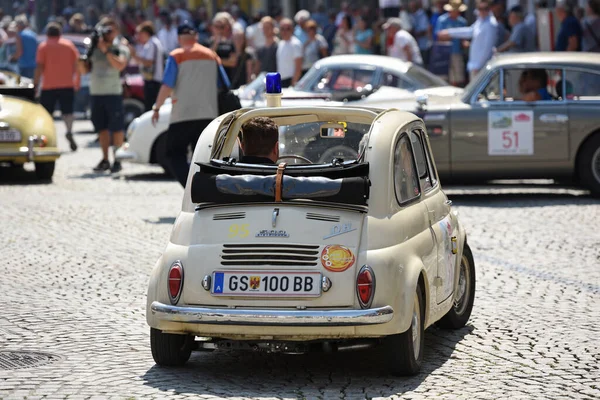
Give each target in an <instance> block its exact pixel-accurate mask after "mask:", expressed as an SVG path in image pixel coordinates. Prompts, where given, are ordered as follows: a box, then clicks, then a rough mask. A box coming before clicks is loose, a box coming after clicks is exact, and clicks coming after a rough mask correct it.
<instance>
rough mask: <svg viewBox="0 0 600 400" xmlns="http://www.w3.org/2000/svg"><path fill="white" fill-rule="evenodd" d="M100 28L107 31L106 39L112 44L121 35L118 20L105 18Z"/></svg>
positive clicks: (101, 21)
mask: <svg viewBox="0 0 600 400" xmlns="http://www.w3.org/2000/svg"><path fill="white" fill-rule="evenodd" d="M99 24H100V26H101V27H102V28H104V29H105V31H106V33H105V34H104V39H105V40H106V41H107V42H109V43H112V42H113V40H115V38H116V37H117V36H118V35H119V24H118V23H117V21H116V20H114V19H112V18H111V17H104V18H102V19H101V20H100V22H99Z"/></svg>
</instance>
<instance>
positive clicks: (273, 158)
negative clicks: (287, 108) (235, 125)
mask: <svg viewBox="0 0 600 400" xmlns="http://www.w3.org/2000/svg"><path fill="white" fill-rule="evenodd" d="M241 146H242V151H243V152H244V155H243V156H242V157H241V158H240V162H241V163H245V164H267V165H274V164H276V163H277V159H279V127H278V126H277V124H276V123H275V121H273V120H272V119H271V118H268V117H255V118H252V119H251V120H249V121H247V122H245V123H244V125H242V142H241Z"/></svg>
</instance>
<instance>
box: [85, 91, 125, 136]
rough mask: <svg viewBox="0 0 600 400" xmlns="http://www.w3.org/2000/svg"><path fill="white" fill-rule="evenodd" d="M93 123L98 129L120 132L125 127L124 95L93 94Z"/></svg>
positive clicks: (91, 98)
mask: <svg viewBox="0 0 600 400" xmlns="http://www.w3.org/2000/svg"><path fill="white" fill-rule="evenodd" d="M90 101H91V106H92V124H94V128H96V130H97V131H105V130H109V131H110V132H119V131H122V130H123V129H125V123H124V120H123V116H124V115H123V114H124V113H123V95H120V94H110V95H92V96H90Z"/></svg>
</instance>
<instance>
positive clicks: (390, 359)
mask: <svg viewBox="0 0 600 400" xmlns="http://www.w3.org/2000/svg"><path fill="white" fill-rule="evenodd" d="M414 304H415V306H414V307H415V308H413V320H412V323H411V325H410V328H408V330H407V331H406V332H403V333H400V334H397V335H391V336H388V337H386V338H385V339H384V341H383V345H384V346H383V349H384V351H385V355H384V356H385V357H386V358H387V360H386V361H387V366H388V369H389V371H390V373H391V374H392V375H395V376H408V375H415V374H418V373H419V371H420V370H421V365H422V364H423V350H424V349H425V341H424V339H425V337H424V335H425V301H424V299H423V291H422V289H421V287H420V285H419V286H417V291H416V292H415V301H414ZM416 307H418V308H416ZM417 315H418V318H417ZM413 329H414V330H415V334H417V333H418V335H419V342H418V344H417V347H418V349H417V352H416V353H417V354H415V345H414V341H413Z"/></svg>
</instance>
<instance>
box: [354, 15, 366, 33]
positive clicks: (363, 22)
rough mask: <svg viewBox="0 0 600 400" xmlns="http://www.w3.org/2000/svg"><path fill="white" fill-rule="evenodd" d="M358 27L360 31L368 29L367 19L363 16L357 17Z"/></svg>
mask: <svg viewBox="0 0 600 400" xmlns="http://www.w3.org/2000/svg"><path fill="white" fill-rule="evenodd" d="M355 21H356V28H357V29H358V30H360V31H364V30H365V29H367V21H366V20H365V19H364V18H363V17H358V18H355Z"/></svg>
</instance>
